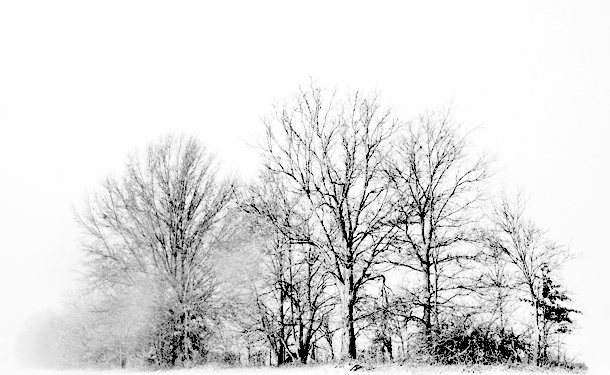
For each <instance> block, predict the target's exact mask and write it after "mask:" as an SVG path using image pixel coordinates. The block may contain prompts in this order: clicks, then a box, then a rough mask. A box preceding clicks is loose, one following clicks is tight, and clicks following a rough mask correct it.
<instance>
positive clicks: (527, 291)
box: [487, 192, 575, 365]
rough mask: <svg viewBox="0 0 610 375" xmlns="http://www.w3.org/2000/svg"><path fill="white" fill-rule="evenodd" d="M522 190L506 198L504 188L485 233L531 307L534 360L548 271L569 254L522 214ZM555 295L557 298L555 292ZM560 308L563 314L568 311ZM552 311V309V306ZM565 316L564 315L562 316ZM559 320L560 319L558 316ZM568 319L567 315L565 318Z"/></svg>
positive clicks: (545, 323) (540, 345)
mask: <svg viewBox="0 0 610 375" xmlns="http://www.w3.org/2000/svg"><path fill="white" fill-rule="evenodd" d="M525 208H526V201H525V199H524V196H523V193H518V194H517V195H516V196H515V197H514V198H512V199H511V198H510V197H509V196H508V195H507V194H506V193H505V192H503V193H502V195H501V197H500V200H499V201H498V202H497V203H496V204H494V206H493V213H492V222H493V224H494V227H493V231H492V232H491V233H490V234H489V235H488V237H487V241H488V245H489V247H490V248H491V249H492V250H493V251H496V252H497V253H498V255H499V256H502V257H503V258H504V259H505V261H506V262H507V263H509V264H510V265H511V266H512V267H514V269H515V271H516V272H515V284H516V287H517V288H518V291H519V292H520V293H521V297H522V299H523V300H525V301H527V302H528V304H529V305H530V306H531V307H532V317H533V321H534V324H533V329H534V334H533V342H534V353H533V357H534V361H535V363H536V364H537V365H538V364H539V363H540V361H541V360H544V356H545V353H546V346H547V342H546V339H547V338H548V336H547V335H546V333H547V332H549V330H548V328H549V327H551V326H552V324H551V323H553V322H552V321H551V319H554V318H555V316H553V314H552V313H551V310H550V308H551V307H552V306H551V305H550V302H551V300H550V299H549V298H550V297H551V294H552V293H553V291H554V290H555V288H554V287H553V288H551V287H552V286H553V284H552V283H551V274H556V273H557V272H558V271H559V270H560V267H561V266H562V264H564V263H565V262H566V261H567V260H568V259H569V257H570V254H569V251H568V249H567V248H565V247H563V246H560V245H558V244H556V243H554V242H552V241H550V240H549V239H548V236H547V234H546V232H545V231H543V230H542V229H540V228H539V227H537V226H536V225H535V224H534V222H533V221H532V220H530V219H529V218H527V217H526V216H525ZM558 298H561V297H559V296H558ZM568 310H569V311H566V310H565V309H564V310H562V311H563V312H564V313H565V314H567V313H569V312H570V311H572V312H574V311H575V310H570V309H568ZM555 311H556V310H555ZM566 317H567V316H566ZM560 320H561V319H560ZM568 321H569V318H568Z"/></svg>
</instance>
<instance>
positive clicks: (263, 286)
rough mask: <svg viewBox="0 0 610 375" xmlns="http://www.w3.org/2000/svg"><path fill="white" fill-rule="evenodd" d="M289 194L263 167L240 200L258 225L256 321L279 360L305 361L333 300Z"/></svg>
mask: <svg viewBox="0 0 610 375" xmlns="http://www.w3.org/2000/svg"><path fill="white" fill-rule="evenodd" d="M289 195H290V194H289V193H288V192H287V191H286V190H285V189H284V186H283V185H282V184H281V182H280V181H278V180H277V179H275V178H274V176H273V175H270V174H268V173H266V174H263V175H262V176H261V179H260V182H259V183H258V184H255V185H251V186H250V188H249V191H248V193H247V195H246V196H247V198H244V199H242V202H241V206H242V208H243V209H244V211H246V212H247V213H248V214H249V215H250V217H251V220H252V224H253V225H254V226H256V227H257V232H258V238H259V239H258V241H257V243H258V244H259V248H260V250H261V255H262V257H261V268H260V271H261V274H260V275H258V277H255V279H256V280H254V283H253V285H259V287H258V288H257V290H256V291H255V292H256V302H257V306H258V313H259V317H260V320H259V323H260V325H261V327H262V328H263V331H264V332H265V335H266V336H267V338H268V341H269V343H270V345H271V347H272V348H273V349H274V351H275V352H276V356H277V359H278V361H277V362H278V365H281V364H282V363H284V362H285V361H286V360H293V359H297V358H298V359H299V360H300V361H301V362H302V363H306V362H307V360H308V358H309V356H310V355H311V354H314V353H313V350H314V347H315V345H316V342H317V341H318V340H319V339H321V338H322V337H323V335H322V330H323V328H324V327H323V323H324V322H325V321H327V320H328V315H329V314H330V312H331V311H332V309H333V306H334V298H333V296H332V295H331V294H330V293H329V275H328V273H326V272H325V271H324V268H323V267H322V262H320V254H319V252H317V251H316V250H315V249H314V248H313V246H312V244H311V243H309V241H308V240H307V239H308V238H309V234H308V230H309V228H308V226H307V220H306V219H305V218H304V217H303V215H302V213H301V212H300V207H299V205H298V199H295V198H294V197H292V198H290V197H289ZM331 350H332V347H331Z"/></svg>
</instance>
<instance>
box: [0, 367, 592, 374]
mask: <svg viewBox="0 0 610 375" xmlns="http://www.w3.org/2000/svg"><path fill="white" fill-rule="evenodd" d="M358 373H360V374H363V373H373V374H389V375H399V374H401V375H406V374H421V375H427V374H444V375H458V374H459V375H463V374H465V373H478V374H487V375H520V374H527V375H538V374H548V373H549V371H537V372H532V371H526V370H511V369H501V368H498V369H493V368H490V369H476V368H474V369H467V368H458V367H455V368H442V369H441V368H438V367H417V368H414V367H400V366H391V367H388V366H378V367H376V368H374V369H370V370H366V369H359V370H358V371H355V372H353V371H350V367H349V366H344V367H335V366H332V365H326V366H311V367H284V368H276V367H261V368H252V367H250V368H218V367H204V368H198V369H183V370H171V371H129V370H114V371H105V370H89V371H84V370H66V371H60V370H36V369H20V368H14V367H13V368H8V367H0V374H3V375H4V374H6V375H13V374H14V375H150V374H163V375H204V374H215V375H263V374H272V375H314V374H358ZM551 373H563V374H567V373H568V372H565V371H560V370H557V371H553V372H551ZM602 373H603V372H597V371H595V372H591V371H587V375H589V374H602Z"/></svg>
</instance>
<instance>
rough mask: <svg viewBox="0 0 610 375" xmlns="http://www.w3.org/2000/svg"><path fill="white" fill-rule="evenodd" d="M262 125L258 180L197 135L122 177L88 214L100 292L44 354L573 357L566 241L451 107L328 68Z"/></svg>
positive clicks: (91, 284)
mask: <svg viewBox="0 0 610 375" xmlns="http://www.w3.org/2000/svg"><path fill="white" fill-rule="evenodd" d="M264 129H265V132H264V136H263V137H262V138H261V140H260V142H259V145H258V146H259V150H260V153H261V156H262V160H263V169H262V171H261V173H260V175H259V177H258V178H257V180H255V181H250V182H247V183H240V182H238V181H237V180H236V179H235V178H225V179H221V178H219V174H218V164H217V163H216V161H215V159H214V157H213V156H212V155H211V154H209V153H208V152H207V150H206V149H205V147H204V146H203V145H202V144H201V143H200V142H199V141H198V140H197V139H195V138H193V137H175V136H168V137H165V138H163V139H161V140H160V141H159V142H158V143H155V144H153V145H151V146H150V147H149V148H148V149H147V150H146V152H145V153H144V154H143V155H140V154H137V153H136V154H134V155H132V156H131V157H130V158H129V160H128V163H127V167H126V170H125V172H124V174H123V175H122V176H120V177H108V178H107V179H106V180H105V181H104V183H103V184H102V187H101V189H100V190H99V191H98V192H96V193H95V194H94V195H93V196H91V197H90V198H89V199H88V200H87V201H86V204H85V206H84V207H83V209H82V210H80V211H79V213H78V215H77V217H78V222H79V224H80V227H81V228H82V230H83V239H82V244H83V250H84V252H85V254H86V259H87V264H86V269H85V275H86V278H85V279H84V280H83V281H84V282H83V288H82V289H83V291H82V293H84V294H85V295H86V296H87V299H86V300H82V298H81V297H80V295H79V297H78V298H77V299H78V300H79V302H78V303H73V304H72V306H70V307H66V309H65V310H64V311H61V312H59V313H58V314H57V315H56V316H55V317H53V318H52V319H51V321H52V322H51V323H52V324H51V323H49V324H47V325H45V326H46V327H53V329H48V328H47V330H46V331H45V332H46V333H45V335H40V334H32V335H31V336H32V337H37V339H38V340H43V341H44V340H52V341H53V342H56V343H60V344H59V345H55V346H53V353H50V352H49V353H46V357H45V358H52V359H53V363H54V364H56V365H61V366H81V367H82V366H100V365H102V366H108V365H110V366H125V365H127V364H129V363H136V364H138V363H139V365H143V364H149V365H152V366H157V367H173V366H188V365H192V364H199V363H204V362H209V361H214V362H224V363H230V364H238V363H249V364H271V363H274V364H278V365H281V364H283V363H287V362H293V361H294V362H296V361H300V362H302V363H307V362H308V361H312V360H314V361H330V360H334V359H336V358H337V357H338V359H342V360H349V359H356V358H363V359H367V358H368V359H375V360H392V359H395V357H398V358H403V359H412V360H427V361H433V362H439V363H457V362H462V363H497V362H509V361H510V362H515V361H527V362H531V363H535V364H541V363H549V362H551V361H553V360H557V359H558V358H559V355H560V353H561V350H562V349H561V342H560V339H561V335H563V334H565V333H568V332H569V331H570V326H571V324H572V318H571V314H572V313H575V312H577V311H576V310H574V309H571V308H569V307H567V305H566V303H567V302H569V298H568V297H567V295H566V292H565V289H563V287H562V286H561V285H560V281H561V278H560V274H559V272H560V270H561V266H562V264H564V263H565V261H567V260H568V259H569V252H568V249H567V248H565V247H563V246H560V245H558V244H555V243H553V242H552V241H550V240H549V239H548V237H547V235H546V233H545V232H544V231H543V230H541V229H540V228H538V227H537V226H536V225H535V224H534V223H533V222H532V221H530V220H529V219H528V218H527V217H526V215H525V200H524V198H523V196H522V195H517V196H515V197H513V198H511V197H509V196H508V195H507V194H503V193H501V194H500V195H499V196H498V197H496V196H494V195H493V194H491V193H490V192H489V189H488V187H489V181H490V175H491V173H490V158H489V157H488V156H486V155H482V156H478V157H473V156H472V155H471V146H470V144H469V143H468V137H467V135H466V136H464V135H463V134H462V133H461V129H460V127H459V126H457V125H456V124H455V122H454V121H453V119H452V118H451V116H450V112H449V111H435V112H427V113H425V114H423V115H422V116H420V117H419V118H418V119H416V120H415V121H411V122H403V121H401V120H400V119H398V118H396V117H395V116H394V115H393V113H392V112H391V111H390V110H387V109H383V108H382V107H381V105H380V103H379V100H378V97H377V96H374V95H363V94H362V93H360V92H355V93H351V94H348V95H347V96H340V95H339V94H338V93H337V92H335V91H327V90H325V89H323V88H320V87H319V86H318V85H316V84H315V83H312V84H311V85H310V86H308V87H305V88H301V89H300V90H299V91H298V92H297V94H296V95H295V96H294V97H293V98H291V99H290V100H287V101H286V102H285V103H283V104H281V105H277V106H275V107H274V111H273V112H272V114H271V115H269V116H268V117H266V118H265V119H264ZM523 307H527V308H523ZM49 332H50V333H49ZM41 337H42V338H41ZM45 337H46V338H45ZM31 347H45V345H38V346H31ZM359 349H360V350H359ZM48 350H50V349H48Z"/></svg>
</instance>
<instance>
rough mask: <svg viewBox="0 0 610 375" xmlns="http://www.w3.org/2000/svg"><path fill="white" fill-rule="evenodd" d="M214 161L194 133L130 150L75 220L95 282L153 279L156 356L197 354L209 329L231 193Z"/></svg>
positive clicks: (184, 358) (170, 359)
mask: <svg viewBox="0 0 610 375" xmlns="http://www.w3.org/2000/svg"><path fill="white" fill-rule="evenodd" d="M217 168H218V166H217V163H216V162H215V159H214V157H213V155H211V154H210V153H209V152H207V150H206V149H205V147H204V146H203V145H202V144H201V143H200V142H199V141H198V140H197V139H195V138H193V137H175V136H167V137H164V138H162V139H161V140H160V141H159V142H157V143H154V144H151V145H150V146H149V147H148V149H147V150H146V152H145V154H144V155H143V156H142V157H140V155H138V154H137V153H136V154H134V155H132V156H130V157H129V159H128V162H127V166H126V170H125V172H124V174H123V176H122V178H120V179H117V178H114V177H108V178H107V179H106V180H105V181H104V183H103V185H102V187H101V189H100V191H99V192H98V193H96V194H95V195H94V196H93V197H92V198H91V199H89V200H88V201H87V202H86V206H85V208H84V210H83V212H82V213H81V214H80V215H77V219H78V222H79V224H80V226H81V228H82V230H83V232H84V237H83V248H84V251H85V252H86V254H87V256H88V259H89V264H90V265H91V267H90V277H91V279H90V280H91V281H92V282H93V284H94V285H95V286H97V287H109V288H112V287H114V286H117V285H121V284H127V285H130V284H134V283H136V282H137V281H136V280H137V279H138V278H139V277H142V276H143V275H144V276H146V277H147V278H148V279H151V280H154V282H155V283H157V285H158V289H159V296H160V297H159V298H160V299H162V300H160V301H158V302H159V307H160V308H161V310H162V311H160V313H159V316H160V317H162V319H163V321H161V322H159V324H158V326H157V329H158V330H159V337H158V340H157V342H155V343H153V344H154V345H153V347H154V348H155V349H156V351H157V352H156V356H155V358H156V360H157V361H158V362H161V363H160V364H170V365H175V364H178V363H184V362H188V361H191V360H193V359H195V358H196V357H197V356H198V355H199V353H200V352H201V351H203V350H204V348H205V342H204V341H205V337H206V335H208V334H209V327H208V325H209V319H210V314H209V311H210V309H211V306H210V303H211V302H212V298H213V297H214V295H215V290H216V288H217V280H216V278H215V274H214V270H213V267H212V264H213V260H214V251H215V248H216V246H215V245H216V244H215V242H216V241H217V238H216V235H215V232H216V230H217V228H218V226H219V223H220V222H221V220H222V218H223V215H224V214H225V212H226V210H227V207H228V206H229V203H230V201H231V197H232V196H233V182H232V181H229V180H225V181H219V180H218V178H217V176H216V174H217Z"/></svg>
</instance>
